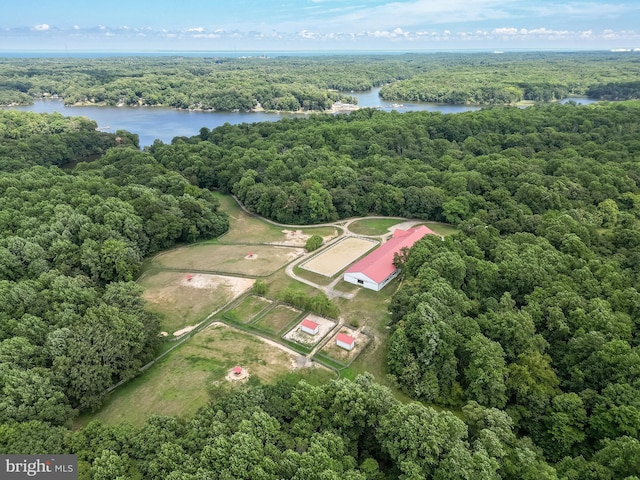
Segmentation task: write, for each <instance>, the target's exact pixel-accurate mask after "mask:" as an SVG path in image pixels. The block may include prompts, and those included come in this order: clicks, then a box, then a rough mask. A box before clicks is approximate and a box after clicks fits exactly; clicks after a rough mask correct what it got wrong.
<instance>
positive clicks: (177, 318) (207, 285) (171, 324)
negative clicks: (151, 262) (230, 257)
mask: <svg viewBox="0 0 640 480" xmlns="http://www.w3.org/2000/svg"><path fill="white" fill-rule="evenodd" d="M253 282H254V281H253V280H251V279H248V278H234V277H224V276H220V275H205V274H194V275H193V278H192V279H191V280H190V281H189V280H187V279H186V276H185V274H184V273H179V272H156V273H147V274H146V275H144V276H143V277H142V278H141V279H140V280H139V281H138V283H139V284H140V285H142V286H143V287H144V298H145V300H146V302H147V309H149V310H150V311H152V312H156V313H158V314H160V316H161V317H162V320H161V329H162V330H163V331H166V332H168V333H169V334H170V335H171V334H172V333H173V332H175V331H177V330H180V329H181V328H184V327H187V326H190V325H195V324H197V323H199V322H201V321H202V320H204V319H205V318H206V316H207V315H209V314H210V313H211V312H213V311H215V310H217V309H219V308H221V307H222V306H224V305H225V304H226V303H227V302H229V301H231V300H232V299H233V298H235V297H237V296H238V295H240V294H241V293H243V292H244V291H246V290H248V289H249V288H251V286H252V285H253Z"/></svg>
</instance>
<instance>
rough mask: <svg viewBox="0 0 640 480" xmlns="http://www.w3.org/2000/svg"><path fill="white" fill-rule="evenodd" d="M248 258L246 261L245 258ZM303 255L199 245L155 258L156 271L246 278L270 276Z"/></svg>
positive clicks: (288, 249)
mask: <svg viewBox="0 0 640 480" xmlns="http://www.w3.org/2000/svg"><path fill="white" fill-rule="evenodd" d="M249 254H251V257H250V258H247V257H248V255H249ZM302 254H304V249H302V248H293V247H277V246H272V245H251V246H247V245H220V244H218V245H215V244H199V245H193V246H189V247H182V248H176V249H174V250H169V251H168V252H165V253H161V254H159V255H156V256H155V257H154V258H153V262H152V265H153V266H155V267H157V268H160V269H162V268H169V269H180V270H193V271H199V272H215V273H223V274H224V273H228V274H232V275H233V274H239V275H250V276H258V277H261V276H266V275H271V274H272V273H274V272H275V271H276V270H278V269H280V268H282V267H283V266H284V265H286V264H287V263H289V262H290V261H292V260H294V259H296V258H298V257H299V256H300V255H302Z"/></svg>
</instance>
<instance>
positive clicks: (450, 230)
mask: <svg viewBox="0 0 640 480" xmlns="http://www.w3.org/2000/svg"><path fill="white" fill-rule="evenodd" d="M421 225H424V226H426V227H428V228H430V229H431V230H433V231H434V232H436V233H437V234H438V235H442V236H443V237H446V236H448V235H453V234H454V233H456V232H457V231H458V228H457V227H456V226H455V225H450V224H448V223H439V222H423V223H421Z"/></svg>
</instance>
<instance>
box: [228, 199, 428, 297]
mask: <svg viewBox="0 0 640 480" xmlns="http://www.w3.org/2000/svg"><path fill="white" fill-rule="evenodd" d="M233 198H234V200H235V201H236V202H237V203H238V205H239V206H240V208H241V209H242V211H243V212H245V213H246V214H247V215H251V216H252V217H256V218H259V219H261V220H263V221H265V222H267V223H270V224H271V225H277V226H279V227H286V228H294V229H299V228H311V227H336V228H339V229H341V230H342V234H341V235H338V236H337V237H336V238H334V239H332V240H331V241H329V242H327V243H326V244H324V245H323V246H322V248H321V249H318V250H314V251H312V252H308V253H305V254H304V255H302V256H301V257H298V258H296V259H295V260H293V261H291V262H290V263H289V264H288V265H287V266H286V268H285V272H286V274H287V275H289V276H290V277H291V278H293V279H295V280H297V281H299V282H302V283H304V284H306V285H309V286H311V287H314V288H317V289H318V290H320V291H322V292H324V294H325V295H326V296H327V297H329V298H337V297H341V298H346V299H351V298H353V297H354V295H355V293H345V292H340V291H338V290H336V289H335V286H336V285H337V284H338V283H339V282H340V281H341V280H342V275H338V276H337V277H336V278H335V279H333V280H332V281H331V283H329V284H328V285H319V284H317V283H315V282H312V281H311V280H307V279H306V278H302V277H300V276H298V275H296V274H295V273H294V271H293V269H294V267H296V266H297V265H299V264H301V263H302V262H304V261H305V260H307V259H309V258H310V257H312V256H314V255H317V254H318V253H319V252H320V251H321V250H325V249H327V248H329V247H330V246H331V245H333V244H334V243H336V242H338V241H339V240H342V239H344V238H348V237H365V238H376V239H379V240H380V242H381V243H384V242H385V241H386V240H387V239H388V238H389V237H390V236H391V234H392V231H390V232H388V233H383V234H382V235H358V234H355V233H353V232H351V231H350V230H349V225H351V224H352V223H353V222H356V221H358V220H363V219H376V218H395V219H398V220H401V222H399V223H398V224H397V225H394V226H393V227H394V229H396V228H402V229H406V228H411V227H412V226H413V225H415V224H417V223H423V222H424V220H417V219H414V220H412V219H409V218H405V217H385V216H371V217H354V218H349V219H346V220H338V221H336V222H329V223H318V224H315V225H290V224H286V223H278V222H275V221H273V220H271V219H269V218H266V217H263V216H261V215H258V214H256V213H253V212H251V211H249V210H247V208H245V206H244V205H243V204H242V202H241V201H240V200H238V198H237V197H236V196H235V195H233Z"/></svg>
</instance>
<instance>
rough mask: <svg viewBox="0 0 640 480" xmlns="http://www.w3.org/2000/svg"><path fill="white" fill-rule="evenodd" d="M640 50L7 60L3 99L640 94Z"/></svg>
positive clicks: (238, 104) (282, 100) (511, 98)
mask: <svg viewBox="0 0 640 480" xmlns="http://www.w3.org/2000/svg"><path fill="white" fill-rule="evenodd" d="M638 78H640V65H639V62H638V59H637V56H636V55H621V54H620V53H615V52H607V53H605V52H579V53H578V52H574V53H553V52H546V53H501V54H490V53H483V54H480V53H474V54H461V53H432V54H405V55H389V54H386V55H385V54H381V55H375V56H374V55H367V56H358V55H354V56H315V57H313V56H312V57H275V58H265V57H262V56H259V57H245V58H218V57H211V58H196V57H186V56H185V57H163V56H161V57H115V58H19V59H16V58H4V59H2V62H0V105H27V104H29V103H31V102H32V101H33V99H34V98H43V97H51V96H56V97H60V98H62V99H63V100H64V102H65V104H66V105H111V106H115V105H126V106H165V107H174V108H180V109H197V110H218V111H233V110H240V111H248V110H252V109H265V110H277V111H294V112H295V111H324V110H328V109H330V108H331V106H332V105H333V104H334V103H335V102H337V101H341V102H344V103H352V102H355V101H356V100H355V99H354V98H353V97H352V96H351V95H350V94H349V93H350V92H355V91H366V90H370V89H371V88H373V87H380V86H381V87H382V89H381V91H380V96H381V98H383V99H385V100H390V101H400V102H415V101H421V102H435V103H450V104H478V105H503V104H515V103H518V102H550V101H554V100H561V99H563V98H565V97H567V96H571V95H578V96H585V95H586V96H590V97H593V98H596V99H607V100H626V99H632V98H639V97H640V82H639V81H638Z"/></svg>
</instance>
